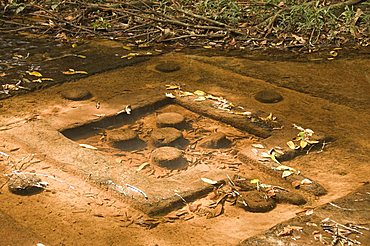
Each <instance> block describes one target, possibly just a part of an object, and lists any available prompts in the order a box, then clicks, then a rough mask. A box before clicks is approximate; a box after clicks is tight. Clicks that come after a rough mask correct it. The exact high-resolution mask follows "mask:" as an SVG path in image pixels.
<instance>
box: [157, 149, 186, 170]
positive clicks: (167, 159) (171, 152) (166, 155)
mask: <svg viewBox="0 0 370 246" xmlns="http://www.w3.org/2000/svg"><path fill="white" fill-rule="evenodd" d="M151 161H152V163H153V164H155V165H158V166H160V167H164V168H167V169H178V168H182V167H184V166H185V164H186V161H185V159H184V158H183V155H182V152H181V151H180V150H179V149H177V148H174V147H160V148H158V149H155V150H154V151H153V152H152V155H151Z"/></svg>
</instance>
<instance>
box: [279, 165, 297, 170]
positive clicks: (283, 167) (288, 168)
mask: <svg viewBox="0 0 370 246" xmlns="http://www.w3.org/2000/svg"><path fill="white" fill-rule="evenodd" d="M274 169H275V170H276V171H295V169H294V168H292V167H288V166H285V165H280V166H278V167H275V168H274Z"/></svg>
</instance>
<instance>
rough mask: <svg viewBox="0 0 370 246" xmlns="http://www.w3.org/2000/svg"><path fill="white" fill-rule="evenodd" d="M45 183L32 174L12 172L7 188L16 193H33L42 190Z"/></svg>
mask: <svg viewBox="0 0 370 246" xmlns="http://www.w3.org/2000/svg"><path fill="white" fill-rule="evenodd" d="M45 187H46V184H45V183H43V182H42V181H41V179H40V178H39V177H37V176H36V175H34V174H13V175H12V176H11V177H10V178H9V182H8V189H9V191H10V192H12V193H14V194H17V195H23V196H26V195H34V194H38V193H40V192H42V191H43V190H44V188H45Z"/></svg>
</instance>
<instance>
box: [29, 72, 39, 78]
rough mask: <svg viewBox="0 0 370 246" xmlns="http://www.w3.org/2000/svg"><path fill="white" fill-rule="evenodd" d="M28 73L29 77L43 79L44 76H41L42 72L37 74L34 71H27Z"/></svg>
mask: <svg viewBox="0 0 370 246" xmlns="http://www.w3.org/2000/svg"><path fill="white" fill-rule="evenodd" d="M27 73H28V74H29V75H32V76H36V77H42V74H41V73H40V72H37V71H32V72H30V71H27Z"/></svg>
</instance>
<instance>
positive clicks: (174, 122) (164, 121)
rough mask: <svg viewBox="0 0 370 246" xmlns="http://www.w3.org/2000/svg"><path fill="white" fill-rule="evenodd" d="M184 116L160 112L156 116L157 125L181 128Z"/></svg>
mask: <svg viewBox="0 0 370 246" xmlns="http://www.w3.org/2000/svg"><path fill="white" fill-rule="evenodd" d="M184 124H185V118H184V116H182V115H181V114H179V113H162V114H159V115H158V116H157V126H158V127H174V128H178V129H179V128H183V127H184Z"/></svg>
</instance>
